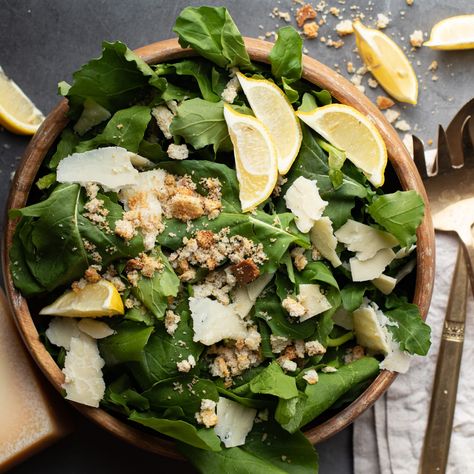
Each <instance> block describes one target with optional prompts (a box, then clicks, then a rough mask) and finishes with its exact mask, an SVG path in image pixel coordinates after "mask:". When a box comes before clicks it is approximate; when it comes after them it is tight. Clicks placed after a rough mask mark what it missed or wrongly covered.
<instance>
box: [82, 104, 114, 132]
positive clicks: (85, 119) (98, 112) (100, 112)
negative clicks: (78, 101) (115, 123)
mask: <svg viewBox="0 0 474 474" xmlns="http://www.w3.org/2000/svg"><path fill="white" fill-rule="evenodd" d="M110 117H111V114H110V112H109V111H108V110H107V109H105V108H104V107H102V106H101V105H100V104H98V103H97V102H95V101H94V100H92V99H86V100H85V101H84V109H83V111H82V114H81V116H80V117H79V120H78V121H77V122H76V125H74V131H75V132H76V133H77V134H79V135H81V136H82V135H84V133H86V132H87V131H89V130H90V129H91V128H92V127H95V126H96V125H99V123H102V122H103V121H104V120H107V119H109V118H110Z"/></svg>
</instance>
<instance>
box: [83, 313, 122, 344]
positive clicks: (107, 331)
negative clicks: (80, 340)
mask: <svg viewBox="0 0 474 474" xmlns="http://www.w3.org/2000/svg"><path fill="white" fill-rule="evenodd" d="M77 327H78V328H79V329H80V330H81V331H82V332H83V333H84V334H87V335H88V336H90V337H92V338H93V339H103V338H104V337H109V336H111V335H112V334H113V333H114V332H115V331H114V330H113V329H112V328H111V327H110V326H109V325H108V324H106V323H104V322H103V321H96V320H95V319H90V318H83V319H81V320H80V321H79V323H78V324H77Z"/></svg>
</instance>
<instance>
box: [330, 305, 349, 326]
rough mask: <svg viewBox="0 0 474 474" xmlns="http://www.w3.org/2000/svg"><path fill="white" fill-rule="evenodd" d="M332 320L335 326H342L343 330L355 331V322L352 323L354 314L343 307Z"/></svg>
mask: <svg viewBox="0 0 474 474" xmlns="http://www.w3.org/2000/svg"><path fill="white" fill-rule="evenodd" d="M332 320H333V321H334V324H337V325H338V326H341V328H344V329H347V330H348V331H352V330H353V329H354V322H353V321H352V313H351V312H350V311H347V310H346V309H344V308H343V307H342V306H341V307H340V308H339V309H338V310H337V311H336V312H335V313H334V314H333V316H332Z"/></svg>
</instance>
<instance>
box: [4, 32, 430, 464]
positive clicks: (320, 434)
mask: <svg viewBox="0 0 474 474" xmlns="http://www.w3.org/2000/svg"><path fill="white" fill-rule="evenodd" d="M244 42H245V46H246V49H247V51H248V53H249V55H250V58H251V59H252V60H253V61H256V62H262V63H269V58H268V55H269V53H270V50H271V48H272V47H273V43H269V42H267V41H262V40H259V39H255V38H248V37H245V38H244ZM135 53H137V54H138V55H139V56H141V57H142V59H144V60H145V61H146V62H147V63H149V64H157V63H161V62H164V61H172V60H176V59H180V58H184V57H191V56H196V55H197V54H196V53H195V52H194V51H192V50H191V49H183V48H181V46H180V45H179V43H178V40H177V39H176V38H172V39H168V40H164V41H159V42H156V43H152V44H149V45H147V46H144V47H141V48H138V49H137V50H135ZM302 78H303V79H306V80H307V81H309V82H311V83H312V84H314V85H317V86H319V87H321V88H324V89H326V90H328V91H329V92H330V93H331V95H332V96H333V97H335V98H336V99H337V100H338V101H339V102H340V103H342V104H347V105H351V106H353V107H355V108H356V109H358V110H359V111H360V112H362V113H363V114H364V115H366V116H367V117H368V118H369V119H370V120H372V122H373V123H374V124H375V126H376V127H377V128H378V130H379V132H380V134H381V135H382V137H383V139H384V141H385V144H386V147H387V152H388V157H389V160H390V162H391V164H392V166H393V168H394V170H395V173H396V174H397V177H398V179H399V181H400V183H401V186H402V188H403V189H414V190H416V191H417V192H418V193H419V194H420V195H421V196H422V198H423V200H424V202H425V217H424V219H423V221H422V223H421V225H420V227H419V228H418V231H417V239H418V242H417V246H418V247H417V261H416V263H417V271H416V285H415V292H414V298H413V302H414V303H415V304H417V305H418V306H419V308H420V312H421V314H422V317H423V319H426V316H427V313H428V309H429V304H430V300H431V295H432V291H433V282H434V259H435V242H434V230H433V224H432V221H431V213H430V209H429V205H428V199H427V195H426V191H425V189H424V186H423V182H422V180H421V178H420V176H419V174H418V171H417V169H416V167H415V165H414V163H413V160H412V159H411V157H410V155H409V153H408V151H407V149H406V148H405V146H404V144H403V142H402V141H401V140H400V138H399V136H398V133H397V132H396V131H395V130H394V129H393V127H392V126H391V125H390V124H389V123H388V121H387V120H386V119H385V117H384V116H383V114H382V113H381V112H380V110H379V109H378V108H377V107H376V106H375V105H374V104H373V103H372V102H371V101H370V100H369V99H368V98H367V97H366V96H365V95H363V94H362V93H361V92H360V91H359V90H358V89H357V88H356V87H355V86H354V85H353V84H351V83H350V82H349V81H348V80H347V79H345V78H344V77H342V76H341V75H340V74H338V73H336V72H335V71H334V70H332V69H331V68H329V67H328V66H326V65H324V64H322V63H320V62H319V61H317V60H316V59H313V58H311V57H309V56H307V55H303V75H302ZM68 109H69V108H68V104H67V100H66V99H62V100H61V101H60V102H59V104H58V105H57V106H56V107H55V108H54V109H53V110H52V111H51V112H50V113H49V114H48V116H47V117H46V119H45V121H44V122H43V124H42V125H41V127H40V129H39V130H38V132H37V133H36V134H35V135H34V136H33V138H32V139H31V141H30V143H29V145H28V147H27V149H26V150H25V153H24V155H23V158H22V160H21V162H20V165H19V167H18V169H17V171H16V174H15V177H14V179H13V183H12V185H11V188H10V192H9V197H8V201H7V212H8V211H9V210H10V209H12V208H19V207H24V205H25V204H26V201H27V198H28V194H29V192H30V189H31V187H32V185H33V181H34V178H35V176H36V173H37V172H38V169H39V167H40V165H41V163H42V161H43V159H44V157H45V155H46V153H47V151H48V150H49V149H50V147H51V146H53V144H54V142H55V141H56V139H57V137H58V136H59V134H60V133H61V131H62V130H63V129H64V127H65V126H66V125H67V123H68V119H67V117H66V113H67V111H68ZM17 221H18V219H10V218H9V217H8V214H7V218H6V226H5V231H4V239H3V249H2V260H3V261H2V264H3V275H4V281H5V288H6V292H7V296H8V300H9V303H10V307H11V309H12V312H13V314H14V319H15V323H16V325H17V327H18V329H19V331H20V334H21V336H22V339H23V341H24V343H25V345H26V346H27V348H28V350H29V352H30V353H31V355H32V357H33V359H34V360H35V362H36V364H37V365H38V366H39V367H40V369H41V370H42V371H43V373H44V374H45V375H46V377H47V378H48V379H49V381H50V382H51V383H52V384H53V386H54V387H55V388H56V390H58V391H59V392H61V391H62V389H61V384H62V383H63V380H64V375H63V374H62V372H61V370H60V369H59V367H58V366H57V365H56V362H55V361H54V359H53V358H52V357H51V355H50V354H49V353H48V352H47V350H46V348H45V347H44V345H43V344H42V343H41V342H40V340H39V336H38V332H37V330H36V327H35V324H34V321H33V318H32V316H31V314H30V312H29V308H28V304H27V301H26V299H25V298H24V297H23V296H22V295H21V293H20V292H19V291H18V290H17V289H16V288H15V286H14V285H13V280H12V277H11V272H10V261H9V258H8V253H9V250H10V247H11V244H12V239H13V234H14V230H15V227H16V223H17ZM396 376H397V374H395V373H393V372H389V371H386V370H383V371H381V372H380V374H379V375H378V376H377V377H376V378H375V380H374V381H373V382H372V384H371V385H370V386H369V387H368V388H367V389H366V390H365V391H364V392H363V393H362V394H361V395H360V396H359V397H358V398H357V399H356V400H354V401H353V402H352V403H351V404H350V405H348V406H347V407H346V408H344V409H343V410H341V411H339V412H338V413H337V414H335V415H333V416H332V417H331V418H329V419H328V420H326V421H324V422H322V423H321V424H319V425H316V426H311V425H309V428H307V429H306V430H304V434H305V435H306V437H307V438H308V439H309V440H310V441H311V443H313V444H317V443H320V442H322V441H325V440H327V439H328V438H330V437H331V436H333V435H335V434H336V433H338V432H339V431H341V430H342V429H344V428H346V427H347V426H348V425H349V424H351V423H352V422H353V421H354V420H355V419H356V418H357V417H358V416H359V415H361V414H362V413H363V412H364V411H365V410H366V409H367V408H369V407H370V406H371V405H372V404H373V403H374V402H375V401H376V400H377V399H378V398H379V397H380V396H381V395H382V394H383V393H384V392H385V391H386V390H387V389H388V387H389V386H390V385H391V383H392V382H393V381H394V380H395V378H396ZM70 403H71V404H72V405H73V406H74V407H75V408H76V409H77V410H79V411H80V412H81V413H82V414H83V415H85V416H87V417H88V418H89V419H91V420H92V421H94V422H95V423H97V424H98V425H100V426H102V427H103V428H105V429H106V430H108V431H109V432H111V433H112V434H114V435H115V436H117V437H118V438H120V439H122V440H124V441H126V442H128V443H131V444H133V445H135V446H137V447H139V448H142V449H145V450H147V451H150V452H153V453H156V454H159V455H162V456H166V457H169V458H174V459H180V460H182V459H184V457H183V456H182V455H181V454H180V453H179V452H178V451H177V450H176V448H175V443H174V442H173V441H171V440H170V439H165V438H163V437H161V436H160V435H159V434H156V435H152V434H148V433H147V432H145V431H142V430H140V429H138V428H135V427H133V426H131V425H129V424H127V423H125V422H123V421H121V420H120V419H119V418H117V417H115V416H113V415H111V414H109V413H108V412H106V411H105V410H104V409H102V408H91V407H87V406H85V405H81V404H78V403H75V402H70Z"/></svg>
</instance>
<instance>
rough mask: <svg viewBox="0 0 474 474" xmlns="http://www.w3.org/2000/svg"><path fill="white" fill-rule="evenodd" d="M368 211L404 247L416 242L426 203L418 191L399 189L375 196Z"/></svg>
mask: <svg viewBox="0 0 474 474" xmlns="http://www.w3.org/2000/svg"><path fill="white" fill-rule="evenodd" d="M368 211H369V214H370V215H371V216H372V218H373V219H374V220H375V222H377V224H379V225H381V226H382V227H383V228H384V229H385V230H387V232H390V233H391V234H393V235H394V236H395V237H396V238H397V239H398V241H399V242H400V245H401V246H402V247H407V246H410V245H411V244H413V243H415V242H416V229H417V227H418V226H419V225H420V224H421V221H422V220H423V216H424V212H425V204H424V202H423V199H422V198H421V196H420V195H419V194H418V193H417V192H416V191H413V190H410V191H397V192H395V193H392V194H384V195H382V196H377V197H375V198H374V201H373V202H372V204H371V205H370V206H369V207H368Z"/></svg>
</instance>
